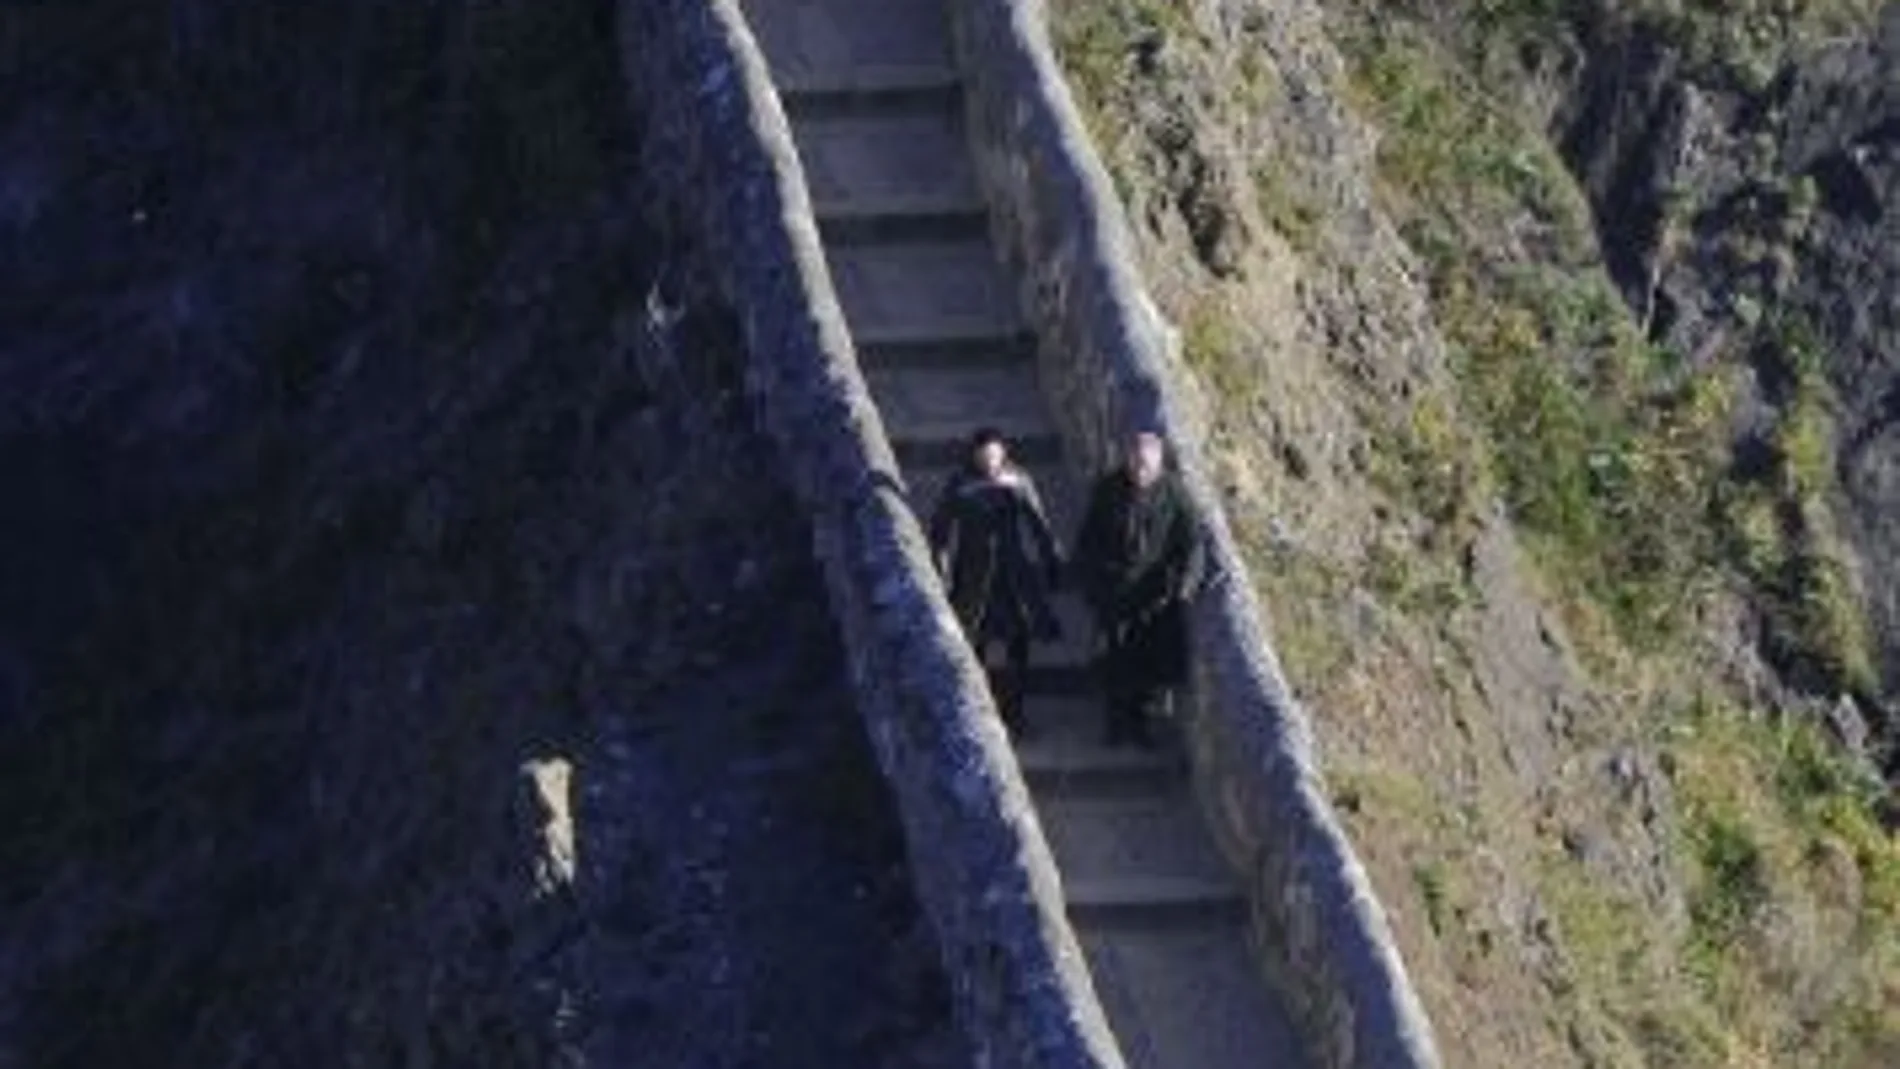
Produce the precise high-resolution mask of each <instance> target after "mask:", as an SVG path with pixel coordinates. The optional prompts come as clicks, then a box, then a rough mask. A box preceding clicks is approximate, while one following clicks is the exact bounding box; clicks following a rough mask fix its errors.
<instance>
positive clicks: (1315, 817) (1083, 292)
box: [950, 0, 1439, 1069]
mask: <svg viewBox="0 0 1900 1069" xmlns="http://www.w3.org/2000/svg"><path fill="white" fill-rule="evenodd" d="M950 8H951V11H952V12H953V16H952V21H953V30H954V33H955V36H956V46H957V50H958V55H959V58H960V61H961V63H962V66H963V73H964V84H965V87H966V91H967V93H968V100H967V108H966V114H967V116H968V125H969V133H970V138H971V141H972V149H973V151H974V152H975V154H976V159H977V169H978V175H979V179H980V181H981V183H982V185H983V187H984V192H985V195H986V198H987V199H988V202H989V207H990V216H991V220H992V226H993V228H995V230H996V238H997V245H998V247H999V248H1000V249H1002V250H1003V251H1004V255H1005V256H1006V257H1007V258H1008V259H1009V260H1010V265H1009V266H1010V268H1011V269H1012V270H1013V271H1014V272H1015V275H1016V277H1017V278H1018V279H1019V280H1020V282H1021V287H1022V299H1023V301H1024V303H1025V307H1026V308H1027V309H1028V311H1029V314H1030V315H1031V317H1032V319H1033V322H1034V323H1035V324H1036V328H1037V333H1038V336H1039V338H1040V341H1041V345H1040V352H1041V356H1040V361H1041V366H1040V369H1039V370H1040V372H1041V376H1042V381H1043V385H1044V388H1045V390H1047V391H1048V392H1049V394H1050V399H1051V402H1052V408H1053V410H1054V412H1055V416H1056V420H1057V423H1058V425H1059V427H1060V429H1061V432H1062V434H1063V437H1064V439H1065V442H1066V444H1067V445H1068V447H1069V448H1070V450H1071V452H1072V453H1073V455H1074V456H1075V457H1076V458H1077V459H1078V460H1081V461H1083V462H1103V463H1105V462H1107V461H1108V460H1109V459H1110V458H1111V457H1112V456H1113V454H1114V445H1115V442H1116V441H1117V440H1118V438H1119V437H1120V436H1121V435H1122V434H1123V433H1124V431H1125V430H1126V429H1128V428H1130V427H1131V426H1132V425H1134V424H1136V423H1147V424H1154V425H1158V426H1160V427H1162V428H1163V429H1164V431H1165V432H1166V434H1167V435H1168V437H1169V438H1170V439H1171V440H1172V441H1173V442H1174V443H1175V446H1176V448H1177V450H1178V457H1179V460H1180V462H1181V467H1182V471H1183V475H1184V476H1185V479H1186V482H1187V484H1188V488H1189V491H1190V493H1191V494H1192V495H1193V497H1194V499H1195V501H1196V502H1197V504H1198V505H1199V506H1200V507H1201V509H1202V510H1203V511H1204V513H1205V515H1206V517H1207V520H1208V527H1209V536H1210V543H1211V544H1210V550H1211V554H1210V557H1211V563H1212V579H1213V581H1212V582H1211V583H1210V584H1209V587H1208V588H1207V590H1206V591H1205V592H1204V593H1203V594H1202V595H1201V596H1200V598H1199V599H1198V601H1197V604H1196V606H1195V610H1194V617H1193V619H1194V624H1195V628H1196V647H1197V657H1196V661H1197V663H1196V687H1195V699H1196V700H1195V701H1193V702H1191V703H1190V705H1191V709H1190V711H1189V712H1188V713H1187V715H1186V718H1185V719H1186V724H1185V727H1186V731H1187V734H1188V739H1189V746H1190V750H1191V753H1192V756H1193V761H1194V776H1195V786H1196V791H1197V794H1198V795H1199V797H1200V798H1201V801H1202V804H1203V810H1204V812H1205V814H1206V816H1207V818H1208V819H1209V821H1210V822H1211V825H1212V827H1213V829H1214V831H1215V834H1216V837H1217V838H1218V839H1219V840H1220V842H1221V845H1222V848H1223V850H1224V851H1225V853H1226V854H1227V856H1228V858H1229V860H1230V861H1232V862H1233V863H1234V864H1235V865H1236V866H1237V867H1238V868H1239V869H1240V871H1241V872H1242V874H1243V876H1244V877H1245V879H1246V882H1247V886H1248V895H1249V898H1250V901H1251V908H1252V916H1253V920H1254V925H1253V935H1254V938H1255V950H1256V952H1257V956H1258V958H1259V960H1260V962H1261V965H1262V967H1263V969H1264V970H1265V972H1266V973H1267V975H1268V977H1269V979H1270V980H1271V981H1272V982H1273V983H1274V984H1275V985H1276V987H1277V988H1278V989H1279V990H1280V991H1281V992H1282V993H1283V996H1284V997H1285V998H1286V1000H1287V1001H1288V1003H1289V1005H1290V1006H1291V1007H1292V1008H1293V1011H1294V1013H1295V1015H1296V1017H1297V1018H1298V1019H1299V1021H1300V1024H1301V1027H1302V1029H1303V1030H1304V1032H1305V1033H1306V1038H1307V1042H1308V1045H1309V1049H1310V1050H1311V1051H1312V1052H1313V1054H1314V1055H1315V1056H1316V1057H1317V1058H1318V1059H1319V1061H1320V1062H1321V1064H1324V1065H1327V1066H1341V1067H1345V1066H1353V1067H1362V1069H1399V1067H1408V1066H1411V1067H1431V1066H1436V1065H1438V1064H1439V1062H1438V1055H1437V1052H1436V1044H1435V1041H1434V1039H1433V1036H1432V1032H1431V1025H1430V1022H1429V1021H1428V1020H1427V1019H1426V1017H1425V1014H1424V1010H1423V1008H1422V1007H1421V1005H1420V1003H1419V1000H1418V997H1417V995H1416V993H1415V992H1414V991H1413V989H1412V986H1411V982H1410V980H1409V978H1408V977H1407V976H1406V972H1405V967H1404V964H1403V962H1402V961H1401V960H1400V957H1399V953H1398V949H1397V946H1396V944H1395V943H1394V941H1393V939H1392V935H1391V932H1390V930H1389V928H1388V925H1387V923H1386V919H1385V914H1384V911H1383V909H1382V908H1381V907H1380V905H1379V903H1378V901H1377V900H1376V898H1375V897H1374V895H1373V891H1372V886H1371V883H1370V881H1369V880H1368V879H1367V877H1366V874H1365V871H1364V869H1363V868H1362V866H1361V865H1360V863H1359V861H1358V859H1357V857H1356V856H1355V855H1354V853H1353V850H1352V846H1351V844H1350V843H1349V842H1348V841H1347V839H1346V837H1345V834H1344V831H1343V829H1342V828H1341V827H1340V824H1339V821H1338V819H1337V818H1336V816H1335V815H1334V813H1333V811H1332V808H1331V805H1330V803H1329V801H1328V800H1327V795H1326V793H1325V791H1324V789H1323V785H1322V783H1321V781H1320V777H1319V773H1318V771H1317V769H1316V762H1315V757H1314V752H1313V743H1312V733H1311V727H1310V724H1309V722H1308V720H1307V717H1306V713H1305V712H1304V710H1302V709H1301V708H1300V707H1299V706H1298V705H1297V704H1295V702H1294V700H1293V698H1292V695H1291V692H1290V690H1289V688H1288V687H1287V684H1286V681H1285V679H1284V678H1283V676H1282V674H1281V672H1280V667H1279V664H1278V662H1277V660H1276V659H1275V657H1274V654H1273V651H1272V649H1271V647H1270V646H1269V644H1268V642H1267V639H1266V634H1265V631H1264V629H1263V628H1262V626H1261V620H1262V618H1263V613H1262V610H1261V608H1260V606H1259V605H1258V603H1257V600H1256V597H1255V595H1254V592H1253V588H1252V586H1251V584H1250V583H1249V582H1248V579H1247V575H1246V570H1245V568H1244V565H1243V564H1242V562H1241V560H1240V557H1239V554H1238V552H1237V549H1236V545H1235V542H1234V539H1233V536H1232V533H1231V532H1230V531H1229V529H1228V527H1227V523H1226V519H1225V516H1224V514H1223V511H1222V509H1221V506H1220V502H1219V499H1218V498H1217V497H1216V495H1215V494H1214V493H1213V492H1212V490H1211V488H1210V485H1209V483H1208V482H1207V480H1206V478H1205V475H1204V474H1203V472H1204V467H1203V465H1202V462H1201V458H1200V454H1199V447H1198V443H1199V441H1200V439H1201V434H1200V432H1199V427H1198V421H1197V420H1196V419H1195V418H1194V416H1193V413H1192V412H1191V411H1189V409H1188V408H1187V407H1186V405H1185V403H1184V401H1183V399H1182V397H1181V396H1180V395H1179V392H1178V391H1177V390H1176V389H1175V388H1174V387H1172V386H1171V385H1170V382H1169V376H1170V374H1171V372H1170V370H1169V369H1170V368H1171V367H1178V366H1179V365H1178V363H1176V361H1175V353H1174V349H1175V347H1176V345H1177V340H1176V337H1175V332H1174V330H1173V329H1172V328H1171V327H1170V326H1169V325H1168V324H1167V323H1166V322H1165V321H1164V320H1163V319H1162V317H1161V315H1160V314H1159V312H1158V311H1157V310H1156V309H1155V307H1154V305H1153V303H1152V302H1151V301H1150V300H1149V299H1148V297H1147V296H1146V295H1145V294H1144V293H1143V290H1142V285H1141V282H1140V279H1139V278H1138V277H1137V275H1136V272H1135V268H1134V264H1135V262H1136V259H1135V255H1134V251H1133V247H1132V245H1131V243H1130V236H1129V234H1128V232H1127V223H1126V221H1125V219H1124V217H1123V214H1122V209H1121V206H1120V204H1119V202H1118V200H1117V198H1116V195H1115V193H1114V189H1113V186H1112V185H1111V183H1110V182H1109V179H1108V176H1107V175H1106V173H1105V172H1104V171H1103V169H1102V166H1101V163H1100V161H1099V160H1098V158H1097V157H1096V154H1095V151H1094V149H1093V147H1092V145H1091V144H1090V142H1089V139H1088V134H1087V132H1086V130H1085V128H1084V126H1083V124H1082V122H1081V120H1080V118H1079V116H1078V114H1077V112H1076V110H1075V107H1074V104H1073V102H1072V100H1071V99H1070V96H1069V92H1068V89H1067V87H1066V85H1065V84H1064V82H1063V80H1062V75H1061V72H1060V68H1059V66H1058V65H1057V63H1056V60H1055V56H1054V53H1053V50H1052V49H1051V47H1050V44H1049V41H1048V34H1047V15H1046V11H1045V9H1044V6H1043V4H1042V3H1041V2H1040V0H956V2H953V3H951V5H950Z"/></svg>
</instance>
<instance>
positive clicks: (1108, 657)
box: [1100, 605, 1187, 746]
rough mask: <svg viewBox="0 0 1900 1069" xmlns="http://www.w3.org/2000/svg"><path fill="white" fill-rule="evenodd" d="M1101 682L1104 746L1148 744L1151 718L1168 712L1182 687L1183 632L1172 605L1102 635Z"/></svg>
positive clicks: (1184, 662)
mask: <svg viewBox="0 0 1900 1069" xmlns="http://www.w3.org/2000/svg"><path fill="white" fill-rule="evenodd" d="M1104 630H1106V631H1107V633H1108V636H1109V637H1108V642H1107V645H1106V648H1104V649H1103V651H1102V656H1101V664H1100V668H1101V680H1102V691H1103V697H1104V698H1105V699H1106V701H1105V704H1106V706H1107V708H1106V710H1105V712H1106V713H1107V718H1106V723H1105V724H1104V731H1103V734H1104V735H1105V736H1106V738H1107V741H1108V744H1109V745H1110V746H1117V745H1120V744H1122V743H1134V744H1136V745H1142V746H1146V745H1149V744H1150V743H1151V742H1152V741H1153V736H1152V733H1151V732H1152V727H1153V724H1154V720H1155V718H1156V717H1163V716H1166V715H1168V713H1169V712H1170V708H1169V707H1170V705H1171V704H1172V703H1173V701H1174V692H1175V689H1176V688H1177V687H1179V686H1180V685H1181V684H1183V683H1185V682H1186V681H1187V631H1186V625H1185V621H1184V619H1183V617H1182V615H1181V612H1180V607H1179V606H1178V605H1170V606H1168V607H1167V608H1166V609H1165V610H1164V611H1163V612H1161V613H1159V614H1157V615H1155V616H1152V617H1147V618H1144V619H1141V620H1139V621H1136V622H1133V623H1131V624H1127V625H1121V626H1116V625H1114V624H1111V625H1109V626H1107V627H1105V629H1104Z"/></svg>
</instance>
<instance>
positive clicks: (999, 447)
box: [976, 442, 1009, 477]
mask: <svg viewBox="0 0 1900 1069" xmlns="http://www.w3.org/2000/svg"><path fill="white" fill-rule="evenodd" d="M1008 459H1009V451H1008V450H1006V449H1005V448H1003V443H1001V442H984V443H983V444H982V445H979V446H977V447H976V470H978V471H980V472H982V473H983V474H985V475H989V476H992V477H994V476H995V475H997V474H999V473H1001V472H1002V470H1003V462H1004V461H1005V460H1008Z"/></svg>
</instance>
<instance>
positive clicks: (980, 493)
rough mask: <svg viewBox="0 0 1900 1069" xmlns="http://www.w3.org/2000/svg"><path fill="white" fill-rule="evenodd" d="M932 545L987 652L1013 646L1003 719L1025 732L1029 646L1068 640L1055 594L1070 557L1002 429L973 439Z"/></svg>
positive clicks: (960, 614) (948, 488)
mask: <svg viewBox="0 0 1900 1069" xmlns="http://www.w3.org/2000/svg"><path fill="white" fill-rule="evenodd" d="M930 548H931V553H932V556H933V557H934V558H935V561H936V564H937V569H938V571H939V572H941V573H942V574H943V576H944V578H945V580H946V581H947V582H948V584H949V588H950V604H951V607H952V608H953V609H955V610H956V614H957V620H958V621H959V622H960V623H961V624H962V625H963V631H964V634H965V635H966V636H968V638H969V641H970V645H971V646H972V647H974V648H975V650H976V652H977V658H978V659H979V660H984V661H985V662H986V665H987V656H988V651H989V648H990V647H991V646H993V645H996V644H1001V645H1002V646H1003V647H1004V652H1005V655H1006V658H1007V669H1006V670H1005V671H1003V672H1000V673H998V672H996V671H995V670H991V675H990V682H991V688H992V690H993V692H994V693H995V695H996V701H997V706H998V708H999V710H1000V711H1001V713H1002V714H1003V723H1004V724H1005V725H1006V726H1008V728H1009V729H1010V732H1011V733H1012V734H1013V735H1016V736H1017V737H1023V736H1025V735H1026V734H1027V733H1028V730H1029V724H1028V721H1027V720H1026V719H1025V718H1024V715H1023V692H1024V689H1025V683H1026V680H1027V676H1028V672H1029V643H1030V640H1031V639H1032V638H1034V639H1041V640H1043V641H1051V640H1054V639H1056V638H1058V637H1060V633H1061V628H1060V627H1059V625H1058V624H1057V622H1056V617H1055V613H1054V611H1053V610H1052V609H1051V608H1050V604H1049V599H1050V594H1051V593H1052V592H1053V591H1054V589H1055V587H1056V586H1057V585H1059V584H1060V582H1061V577H1062V567H1063V562H1062V554H1061V551H1060V549H1059V548H1058V547H1057V545H1056V537H1055V532H1054V531H1053V530H1052V529H1051V528H1050V526H1049V520H1048V518H1047V516H1046V515H1045V514H1044V513H1043V509H1042V500H1041V498H1040V497H1039V496H1038V495H1037V493H1036V484H1035V481H1034V480H1033V479H1031V478H1030V477H1029V473H1028V472H1026V471H1024V470H1023V469H1022V468H1020V467H1018V466H1017V465H1016V463H1015V462H1014V461H1013V460H1011V459H1010V456H1009V443H1008V442H1007V441H1005V440H1004V438H1003V435H1002V434H1001V432H999V431H997V430H996V429H995V428H992V427H985V428H983V429H981V430H979V431H977V432H976V433H975V434H974V435H972V436H971V438H970V452H969V456H968V458H967V459H966V461H965V463H964V465H963V467H961V468H960V469H958V471H957V472H956V473H955V474H953V475H952V476H951V477H950V479H949V481H948V482H947V483H945V485H944V487H943V489H942V491H941V492H939V494H938V496H937V502H936V505H935V507H934V508H933V509H932V510H931V515H930Z"/></svg>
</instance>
